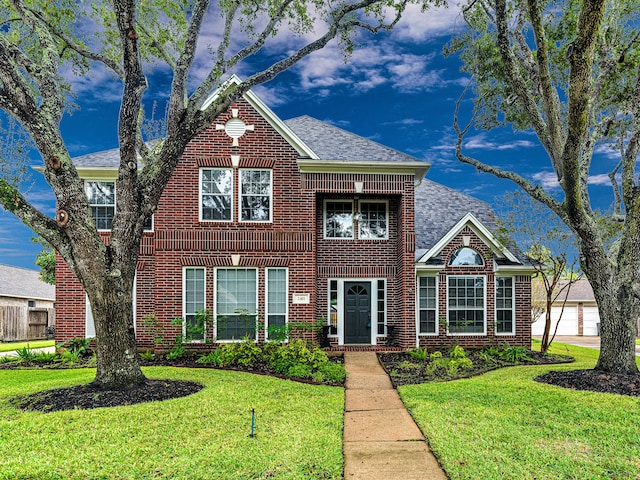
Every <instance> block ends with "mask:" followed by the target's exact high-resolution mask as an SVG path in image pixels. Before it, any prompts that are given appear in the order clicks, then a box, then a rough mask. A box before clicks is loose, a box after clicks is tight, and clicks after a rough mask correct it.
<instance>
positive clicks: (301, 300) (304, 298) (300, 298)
mask: <svg viewBox="0 0 640 480" xmlns="http://www.w3.org/2000/svg"><path fill="white" fill-rule="evenodd" d="M291 302H292V303H297V304H305V305H306V304H308V303H309V302H311V295H310V294H308V293H294V294H293V295H292V298H291Z"/></svg>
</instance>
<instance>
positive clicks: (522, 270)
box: [493, 265, 536, 276]
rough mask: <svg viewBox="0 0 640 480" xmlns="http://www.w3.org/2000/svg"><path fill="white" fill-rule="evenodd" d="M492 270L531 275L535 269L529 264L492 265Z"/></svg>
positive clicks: (507, 273)
mask: <svg viewBox="0 0 640 480" xmlns="http://www.w3.org/2000/svg"><path fill="white" fill-rule="evenodd" d="M493 270H494V272H495V273H496V275H497V274H498V273H500V274H505V275H507V276H508V275H532V274H534V273H535V272H536V269H535V268H534V267H533V266H531V265H494V269H493Z"/></svg>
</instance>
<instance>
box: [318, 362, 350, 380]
mask: <svg viewBox="0 0 640 480" xmlns="http://www.w3.org/2000/svg"><path fill="white" fill-rule="evenodd" d="M312 378H313V380H314V381H316V382H331V383H341V382H344V379H345V378H347V372H346V370H345V369H344V365H342V364H341V363H336V362H331V361H329V362H327V363H323V364H322V365H320V366H319V367H318V371H317V372H315V373H313V375H312Z"/></svg>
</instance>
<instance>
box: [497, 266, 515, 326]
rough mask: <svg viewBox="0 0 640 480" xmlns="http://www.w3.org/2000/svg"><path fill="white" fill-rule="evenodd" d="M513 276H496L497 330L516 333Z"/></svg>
mask: <svg viewBox="0 0 640 480" xmlns="http://www.w3.org/2000/svg"><path fill="white" fill-rule="evenodd" d="M513 317H514V312H513V278H512V277H497V278H496V332H497V333H514V322H513Z"/></svg>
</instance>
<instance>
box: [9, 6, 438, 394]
mask: <svg viewBox="0 0 640 480" xmlns="http://www.w3.org/2000/svg"><path fill="white" fill-rule="evenodd" d="M407 3H409V2H407V1H405V0H400V1H394V0H359V1H358V0H355V1H352V0H345V1H340V2H323V1H320V0H312V1H308V2H305V1H303V0H269V1H265V0H251V1H249V0H230V1H227V0H224V1H219V2H211V1H210V0H174V1H167V0H146V1H135V0H110V1H106V0H94V1H83V0H56V1H55V2H52V1H50V0H0V24H1V25H2V28H1V29H0V108H1V109H2V110H3V111H4V112H6V113H7V114H8V115H10V116H12V117H13V118H14V119H15V120H17V121H18V122H19V123H20V125H21V126H22V128H23V129H24V130H25V131H26V132H27V133H28V135H29V137H30V138H31V139H32V140H33V142H34V143H35V146H36V148H37V150H38V152H39V153H40V155H41V156H42V158H43V160H44V163H45V166H44V176H45V178H46V180H47V182H48V183H49V185H50V186H51V188H52V189H53V192H54V193H55V196H56V202H57V206H58V210H57V214H56V218H55V219H51V218H49V217H48V216H46V215H45V214H43V213H42V212H40V211H38V210H37V209H36V208H35V207H34V206H33V205H31V204H30V203H29V202H28V201H27V200H26V198H25V197H24V195H23V194H22V193H21V192H20V191H19V189H18V187H19V185H17V184H16V183H14V182H12V180H11V179H10V178H7V177H5V176H3V177H2V178H0V203H1V204H2V206H3V207H4V208H5V209H6V210H8V211H9V212H12V213H14V214H15V215H16V216H17V217H18V218H20V219H21V220H22V221H23V222H24V223H26V224H27V225H29V226H30V227H31V228H32V229H33V230H34V231H35V232H36V233H37V234H39V235H41V236H42V237H43V238H44V239H45V240H46V241H47V242H49V244H51V245H52V246H53V247H54V248H55V249H56V251H57V252H58V253H59V254H60V255H61V256H62V258H64V260H65V261H66V263H67V264H68V265H69V267H70V268H71V270H72V271H73V273H74V274H75V275H76V276H77V277H78V279H79V280H80V282H81V283H82V285H83V286H84V288H85V290H86V292H87V295H88V297H89V300H90V302H91V305H92V308H93V317H94V320H95V327H96V338H97V372H96V377H95V380H94V383H95V384H96V385H98V386H121V385H134V384H138V383H141V382H143V381H144V380H145V377H144V375H143V374H142V371H141V370H140V366H139V361H138V355H136V353H135V352H136V345H135V338H134V328H133V322H134V319H133V307H132V292H133V281H134V275H135V266H136V261H137V257H138V248H139V245H140V240H141V237H142V232H143V228H144V224H145V222H146V221H147V220H148V219H149V218H150V217H151V215H152V213H153V212H154V210H155V209H156V208H157V205H158V200H159V198H160V196H161V194H162V191H163V189H164V188H165V186H166V185H167V182H168V181H169V178H170V177H171V175H172V173H173V171H174V169H175V167H176V164H177V163H178V160H179V159H180V156H181V154H182V152H183V151H184V148H185V146H186V145H187V143H188V142H189V141H190V139H192V138H193V137H194V136H195V135H197V134H198V133H199V132H201V131H203V130H204V129H205V128H207V127H208V126H209V125H211V123H212V122H213V120H214V119H215V118H216V117H217V116H218V115H219V114H220V113H222V112H225V111H226V110H227V109H228V107H229V106H230V105H231V104H232V103H233V102H234V101H235V100H236V99H238V98H239V97H240V96H241V95H242V94H244V93H245V92H246V91H247V90H249V89H250V88H252V87H255V86H256V85H259V84H262V83H264V82H267V81H269V80H271V79H273V78H274V77H275V76H276V75H278V74H279V73H281V72H282V71H284V70H286V69H287V68H289V67H291V66H292V65H294V64H296V62H298V61H300V60H301V59H303V58H305V57H306V56H307V55H309V54H310V53H312V52H314V51H317V50H319V49H322V48H323V47H324V46H325V45H326V44H327V43H328V42H330V41H331V40H334V39H336V40H337V41H338V42H340V45H341V46H342V48H343V50H344V52H345V54H347V55H348V54H349V53H350V52H351V51H352V49H353V48H354V46H355V44H356V43H355V42H356V40H357V38H356V36H357V34H358V33H359V32H369V33H375V32H378V31H381V30H388V29H390V28H392V27H393V26H394V25H395V23H396V22H397V21H398V20H399V18H400V16H401V15H402V13H403V11H404V9H405V7H406V5H407ZM414 3H421V4H423V6H424V7H425V8H426V6H427V5H428V3H440V2H439V0H434V1H431V2H430V1H429V0H417V1H416V2H414ZM205 25H220V27H219V28H218V29H217V31H215V32H212V33H214V34H215V35H214V37H213V38H215V39H216V41H217V43H213V44H210V45H208V47H209V50H208V51H209V53H210V57H209V62H208V64H207V65H206V68H207V72H206V73H205V74H204V76H198V77H197V76H196V72H194V68H195V64H194V61H195V59H196V53H197V51H198V50H197V47H198V42H199V39H200V34H201V31H202V29H203V26H205ZM212 28H213V27H212ZM282 31H288V32H290V33H291V34H293V35H295V36H297V40H298V48H297V49H294V50H291V46H290V45H285V46H282V44H278V43H277V42H275V41H273V39H274V37H276V36H277V34H278V32H282ZM317 31H319V33H317ZM203 41H204V40H202V39H200V44H202V42H203ZM207 41H210V42H214V40H211V39H207ZM269 42H272V43H273V48H274V49H278V48H279V54H278V55H272V56H271V57H269V58H278V60H276V61H275V62H274V63H273V64H271V65H268V66H267V67H266V68H261V67H260V66H259V65H264V62H265V60H266V59H265V57H260V58H257V57H258V54H259V52H260V51H261V49H262V48H263V47H264V46H265V45H268V44H269ZM278 45H280V46H278ZM158 64H163V68H166V69H167V70H169V71H170V72H171V73H170V74H171V78H172V83H171V91H170V92H169V97H168V107H167V115H166V126H165V127H164V141H163V142H161V143H160V144H156V145H155V146H154V148H153V149H150V148H149V147H148V146H147V145H146V144H145V142H144V141H143V140H144V138H143V133H142V127H141V125H143V124H144V120H143V109H142V99H143V95H144V93H145V91H146V90H147V77H148V74H149V73H150V71H151V69H152V68H154V66H156V65H158ZM241 64H242V68H243V72H245V76H246V80H244V81H242V82H241V83H240V84H239V85H237V86H235V87H234V88H230V89H228V90H226V91H225V93H224V94H222V95H220V96H218V98H216V99H215V101H213V103H211V105H209V106H207V107H206V108H204V109H202V105H203V101H204V100H205V99H206V98H207V96H208V95H209V94H210V92H211V91H212V90H213V89H215V88H216V87H219V86H221V85H222V82H223V80H224V78H225V76H226V75H228V74H229V72H232V71H234V69H237V68H239V66H240V65H241ZM256 65H258V66H256ZM90 67H91V68H94V67H95V68H101V69H103V70H105V71H107V72H109V73H111V74H112V75H113V78H114V81H118V82H120V83H121V85H122V99H121V108H120V114H119V118H118V141H119V149H120V164H119V167H118V179H117V188H118V195H117V198H116V212H117V213H116V215H115V218H114V219H113V228H112V230H111V237H110V241H109V244H108V245H107V244H105V243H104V242H103V241H102V239H101V238H100V236H99V235H98V233H97V231H96V226H95V223H94V220H93V217H92V215H91V209H90V208H89V205H88V202H87V198H86V195H85V192H84V188H83V184H82V181H81V179H80V178H79V177H78V174H77V171H76V169H75V167H74V165H73V162H72V161H71V158H70V157H69V152H68V148H67V145H66V144H65V141H64V139H63V137H62V135H61V132H60V122H61V120H62V118H63V116H64V115H65V113H66V112H67V111H68V109H69V108H70V107H71V105H70V102H69V99H70V98H73V94H74V91H73V85H72V83H71V81H70V79H69V78H65V77H64V74H65V72H68V71H71V72H74V73H76V74H78V75H84V74H86V73H87V71H88V70H89V68H90ZM198 67H200V65H198ZM246 72H250V73H249V74H246ZM199 73H201V71H200V72H199ZM196 77H197V78H202V80H201V81H200V82H199V83H198V84H196V85H195V86H193V88H191V86H192V84H191V82H193V81H194V79H195V78H196ZM98 114H99V112H98ZM138 158H142V161H143V163H144V168H142V169H139V168H138Z"/></svg>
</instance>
